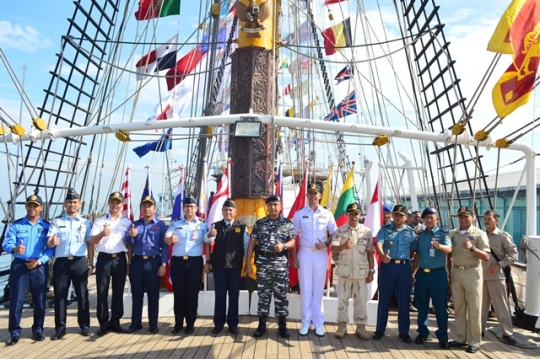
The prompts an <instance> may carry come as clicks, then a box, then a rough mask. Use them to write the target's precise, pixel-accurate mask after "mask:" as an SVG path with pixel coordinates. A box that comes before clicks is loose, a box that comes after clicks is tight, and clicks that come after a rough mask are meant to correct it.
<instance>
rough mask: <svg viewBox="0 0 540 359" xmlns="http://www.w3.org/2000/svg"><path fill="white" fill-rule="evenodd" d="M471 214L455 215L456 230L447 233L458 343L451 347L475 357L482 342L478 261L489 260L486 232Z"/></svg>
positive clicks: (465, 210)
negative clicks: (462, 348) (449, 244)
mask: <svg viewBox="0 0 540 359" xmlns="http://www.w3.org/2000/svg"><path fill="white" fill-rule="evenodd" d="M473 213H474V212H473V211H472V209H470V208H469V207H461V208H460V209H459V211H458V213H457V216H458V218H459V228H456V229H453V230H451V231H450V240H451V241H452V252H451V253H450V255H449V263H450V264H451V265H452V271H451V281H452V285H451V288H452V298H453V299H454V308H455V317H456V332H457V340H453V341H451V342H450V343H449V344H450V346H466V345H467V344H468V345H469V346H468V347H467V353H476V352H477V351H478V347H479V346H480V342H481V340H482V330H481V326H482V323H481V320H480V308H481V307H480V305H481V303H482V268H481V266H480V261H487V260H489V252H490V250H489V241H488V238H487V235H486V232H484V231H482V230H480V229H478V228H476V227H475V226H473V225H472V222H473V219H474V214H473Z"/></svg>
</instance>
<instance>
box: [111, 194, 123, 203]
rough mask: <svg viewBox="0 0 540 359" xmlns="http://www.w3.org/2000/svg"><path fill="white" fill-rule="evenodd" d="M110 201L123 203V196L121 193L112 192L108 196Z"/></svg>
mask: <svg viewBox="0 0 540 359" xmlns="http://www.w3.org/2000/svg"><path fill="white" fill-rule="evenodd" d="M111 199H117V200H119V201H120V202H123V201H124V195H122V193H120V192H113V193H111V195H110V196H109V201H110V200H111Z"/></svg>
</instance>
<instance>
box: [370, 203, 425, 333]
mask: <svg viewBox="0 0 540 359" xmlns="http://www.w3.org/2000/svg"><path fill="white" fill-rule="evenodd" d="M407 211H408V210H407V208H406V207H404V206H402V205H400V204H398V205H396V206H394V208H393V209H392V219H393V221H392V222H390V223H389V224H387V225H385V226H382V227H381V229H380V230H379V233H377V239H376V243H375V244H376V251H377V253H378V254H379V256H380V258H381V260H382V262H381V267H380V269H379V279H378V280H379V306H378V308H377V329H376V331H375V334H374V335H373V339H374V340H379V339H381V338H382V337H384V335H385V333H384V332H385V330H386V324H387V323H388V310H389V309H390V301H391V300H392V295H393V294H394V291H395V292H396V297H397V302H398V331H399V339H401V341H403V342H404V343H411V342H412V340H411V337H410V336H409V327H410V324H411V319H410V317H409V293H410V291H411V265H410V261H411V257H412V256H413V254H414V251H415V250H416V241H415V235H414V230H413V229H412V228H411V227H409V226H407V225H406V224H405V219H406V217H407Z"/></svg>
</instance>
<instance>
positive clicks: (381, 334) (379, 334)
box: [372, 332, 384, 340]
mask: <svg viewBox="0 0 540 359" xmlns="http://www.w3.org/2000/svg"><path fill="white" fill-rule="evenodd" d="M382 337H384V332H375V334H373V337H372V339H373V340H381V338H382Z"/></svg>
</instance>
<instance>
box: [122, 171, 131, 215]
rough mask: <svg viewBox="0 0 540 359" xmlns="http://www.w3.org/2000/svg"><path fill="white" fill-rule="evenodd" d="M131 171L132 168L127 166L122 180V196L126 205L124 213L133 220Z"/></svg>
mask: <svg viewBox="0 0 540 359" xmlns="http://www.w3.org/2000/svg"><path fill="white" fill-rule="evenodd" d="M129 173H130V168H129V166H127V168H126V174H125V176H124V182H122V188H121V189H120V191H121V192H122V196H124V207H123V208H122V215H123V216H124V217H126V218H129V219H130V220H131V221H132V222H133V206H132V205H131V187H130V186H129V182H130V180H129Z"/></svg>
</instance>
